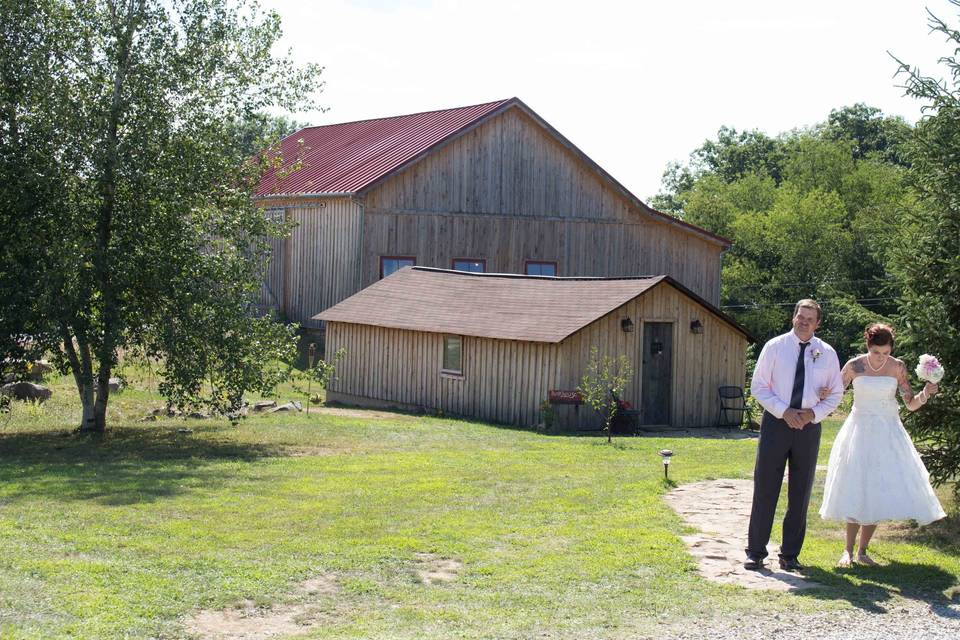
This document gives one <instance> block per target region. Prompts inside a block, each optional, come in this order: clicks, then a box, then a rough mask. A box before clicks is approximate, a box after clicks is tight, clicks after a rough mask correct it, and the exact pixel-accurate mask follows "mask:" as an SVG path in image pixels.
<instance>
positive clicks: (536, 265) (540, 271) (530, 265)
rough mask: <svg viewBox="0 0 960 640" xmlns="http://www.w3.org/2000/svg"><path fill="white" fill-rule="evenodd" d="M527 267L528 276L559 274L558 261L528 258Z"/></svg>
mask: <svg viewBox="0 0 960 640" xmlns="http://www.w3.org/2000/svg"><path fill="white" fill-rule="evenodd" d="M526 267H527V275H528V276H556V275H557V263H556V262H540V261H537V260H527V265H526Z"/></svg>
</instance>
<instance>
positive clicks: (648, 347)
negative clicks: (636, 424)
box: [640, 322, 673, 425]
mask: <svg viewBox="0 0 960 640" xmlns="http://www.w3.org/2000/svg"><path fill="white" fill-rule="evenodd" d="M641 360H642V362H643V379H642V381H641V387H640V411H641V414H640V420H641V423H642V424H649V425H655V424H656V425H668V424H670V398H672V397H673V323H671V322H644V323H643V354H642V358H641Z"/></svg>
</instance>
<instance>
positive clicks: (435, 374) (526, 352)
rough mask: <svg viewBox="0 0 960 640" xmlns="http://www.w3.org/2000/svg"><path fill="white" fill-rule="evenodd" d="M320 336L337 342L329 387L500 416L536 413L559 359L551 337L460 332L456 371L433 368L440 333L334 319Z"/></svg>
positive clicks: (526, 421) (514, 419) (331, 348)
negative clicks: (338, 355)
mask: <svg viewBox="0 0 960 640" xmlns="http://www.w3.org/2000/svg"><path fill="white" fill-rule="evenodd" d="M326 343H327V353H334V352H335V351H336V350H338V349H340V348H343V349H344V350H345V355H344V359H343V360H342V361H341V362H340V364H339V365H338V366H337V373H336V377H335V379H334V380H333V381H332V382H331V383H330V386H329V391H332V392H335V393H337V392H339V393H345V394H350V395H353V396H361V397H364V398H371V399H374V400H381V401H384V402H393V403H399V404H404V405H410V406H413V407H422V408H424V409H431V410H437V409H439V410H442V411H444V412H445V413H448V414H453V415H462V416H472V417H476V418H480V419H482V420H490V421H494V422H502V423H507V424H517V425H533V424H536V423H537V422H538V421H539V411H540V409H539V404H540V401H541V400H542V399H543V398H546V397H547V390H548V389H549V388H552V387H551V384H552V383H553V381H555V380H556V379H557V375H558V371H559V367H560V363H559V361H558V358H557V354H558V352H559V348H558V345H553V344H543V343H534V342H518V341H515V340H491V339H486V338H472V337H469V336H466V337H464V338H463V342H462V353H463V375H462V376H459V377H458V376H452V375H450V374H441V373H440V368H441V363H442V358H443V335H441V334H436V333H425V332H419V331H405V330H400V329H387V328H383V327H369V326H365V325H355V324H346V323H340V322H332V323H329V325H328V326H327V330H326Z"/></svg>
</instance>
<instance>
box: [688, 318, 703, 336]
mask: <svg viewBox="0 0 960 640" xmlns="http://www.w3.org/2000/svg"><path fill="white" fill-rule="evenodd" d="M690 333H703V323H702V322H700V321H699V320H697V319H694V320H692V321H691V322H690Z"/></svg>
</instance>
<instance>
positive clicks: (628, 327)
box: [620, 318, 633, 333]
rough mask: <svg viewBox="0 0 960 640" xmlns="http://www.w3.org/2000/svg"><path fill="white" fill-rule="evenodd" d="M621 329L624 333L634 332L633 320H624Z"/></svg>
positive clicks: (621, 322)
mask: <svg viewBox="0 0 960 640" xmlns="http://www.w3.org/2000/svg"><path fill="white" fill-rule="evenodd" d="M620 328H621V329H623V332H624V333H630V332H631V331H633V320H631V319H630V318H624V319H622V320H621V321H620Z"/></svg>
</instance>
